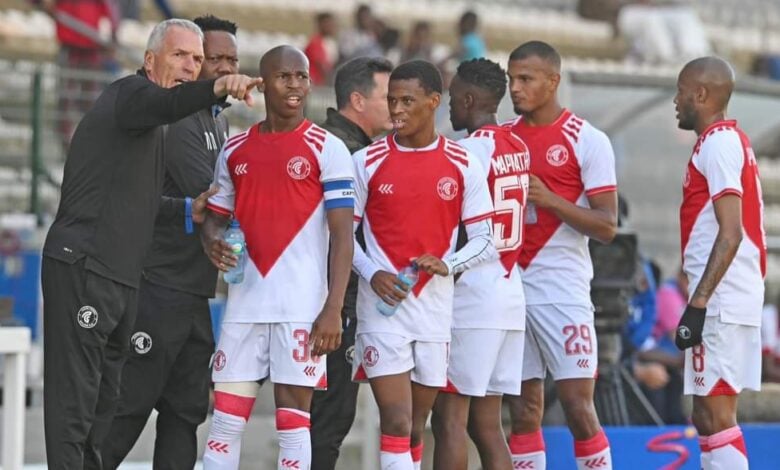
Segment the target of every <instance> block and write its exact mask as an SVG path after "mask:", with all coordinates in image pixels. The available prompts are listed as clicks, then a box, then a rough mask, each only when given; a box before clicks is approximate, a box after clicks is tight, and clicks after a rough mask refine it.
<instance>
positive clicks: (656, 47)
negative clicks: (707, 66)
mask: <svg viewBox="0 0 780 470" xmlns="http://www.w3.org/2000/svg"><path fill="white" fill-rule="evenodd" d="M617 27H618V30H619V32H620V34H622V35H623V36H624V37H625V38H626V39H627V40H628V42H629V43H630V44H631V50H630V52H629V58H631V59H633V60H636V61H639V62H650V63H682V62H686V61H688V60H690V59H692V58H694V57H700V56H705V55H707V54H709V53H710V51H711V48H710V44H709V41H708V40H707V33H706V31H705V30H704V26H703V25H702V23H701V20H700V19H699V17H698V15H697V14H696V11H695V10H694V9H693V7H692V6H691V5H689V4H688V2H687V1H685V0H629V1H627V2H626V3H625V4H623V5H622V7H621V8H620V11H619V13H618V18H617Z"/></svg>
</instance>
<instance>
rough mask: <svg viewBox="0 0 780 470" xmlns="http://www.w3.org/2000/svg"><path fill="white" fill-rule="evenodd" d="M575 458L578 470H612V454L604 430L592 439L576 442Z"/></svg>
mask: <svg viewBox="0 0 780 470" xmlns="http://www.w3.org/2000/svg"><path fill="white" fill-rule="evenodd" d="M574 456H575V457H576V460H577V470H593V469H598V470H612V454H611V453H610V451H609V441H608V440H607V435H606V434H604V430H603V429H601V430H599V432H598V434H596V435H595V436H593V437H591V438H590V439H585V440H584V441H574Z"/></svg>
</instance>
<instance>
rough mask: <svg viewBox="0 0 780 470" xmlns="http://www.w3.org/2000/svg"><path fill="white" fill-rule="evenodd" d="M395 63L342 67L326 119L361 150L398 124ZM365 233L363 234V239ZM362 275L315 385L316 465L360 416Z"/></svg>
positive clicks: (354, 282) (352, 285)
mask: <svg viewBox="0 0 780 470" xmlns="http://www.w3.org/2000/svg"><path fill="white" fill-rule="evenodd" d="M392 71H393V66H392V64H391V63H390V62H389V61H387V60H386V59H382V58H380V57H358V58H356V59H352V60H350V61H349V62H347V63H345V64H344V65H342V66H341V67H339V69H338V70H337V71H336V79H335V83H334V88H335V91H336V105H337V107H338V109H333V108H328V112H327V114H328V118H327V119H326V120H325V122H324V123H322V127H323V129H325V130H327V131H330V132H331V133H333V135H335V136H336V137H338V138H339V139H341V140H342V142H344V144H345V145H346V146H347V149H348V150H349V151H350V152H352V153H355V152H357V151H358V150H360V149H362V148H365V147H366V146H368V145H371V142H372V139H373V138H375V137H377V136H379V135H380V134H384V133H386V132H387V131H389V130H391V129H392V124H391V123H390V111H389V110H388V109H387V82H388V81H389V80H390V72H392ZM362 240H363V239H362V238H361V237H360V236H358V237H357V241H358V243H362ZM357 290H358V276H357V274H354V273H353V274H351V275H350V278H349V284H347V295H346V297H345V298H344V310H342V312H341V319H342V327H343V328H344V331H343V333H342V335H341V347H339V349H337V350H335V351H333V353H331V354H328V360H327V362H328V365H327V369H328V389H327V390H321V391H315V392H314V397H312V400H311V445H312V448H311V452H312V455H311V468H312V470H335V468H336V462H337V461H338V458H339V449H340V447H341V443H342V441H343V440H344V437H346V435H347V434H348V433H349V429H350V428H351V427H352V422H353V421H354V420H355V412H356V407H357V397H358V387H359V384H358V383H356V382H353V381H352V362H353V359H354V356H355V331H356V330H357V321H356V320H357V311H356V304H357Z"/></svg>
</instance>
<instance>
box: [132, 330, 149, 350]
mask: <svg viewBox="0 0 780 470" xmlns="http://www.w3.org/2000/svg"><path fill="white" fill-rule="evenodd" d="M130 344H132V345H133V349H134V350H135V352H136V354H146V353H148V352H149V351H150V350H151V349H152V337H151V336H149V334H148V333H146V332H145V331H136V332H135V333H133V336H131V337H130Z"/></svg>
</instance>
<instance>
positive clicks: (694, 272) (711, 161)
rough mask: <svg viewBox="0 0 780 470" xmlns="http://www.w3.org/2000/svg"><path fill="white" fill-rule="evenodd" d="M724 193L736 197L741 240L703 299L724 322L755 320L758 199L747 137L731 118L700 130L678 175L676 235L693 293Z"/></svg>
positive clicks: (758, 304) (761, 262)
mask: <svg viewBox="0 0 780 470" xmlns="http://www.w3.org/2000/svg"><path fill="white" fill-rule="evenodd" d="M727 194H731V195H736V196H739V197H740V198H741V199H742V234H743V237H742V243H740V245H739V248H738V249H737V254H736V256H735V257H734V260H733V261H732V262H731V265H730V266H729V268H728V270H727V271H726V274H724V275H723V278H722V279H721V281H720V283H719V284H718V287H717V288H716V289H715V292H714V293H713V294H712V297H710V301H709V302H708V303H707V314H708V315H716V314H720V315H721V319H722V320H723V321H724V322H726V323H737V324H741V325H753V326H760V324H761V308H762V304H763V301H764V275H765V273H766V235H765V234H764V203H763V200H762V197H761V183H760V182H759V180H758V165H757V163H756V157H755V155H754V154H753V149H752V148H751V146H750V140H749V139H748V137H747V136H746V135H745V133H744V132H742V130H741V129H739V128H738V127H737V122H736V121H720V122H716V123H714V124H712V125H710V126H709V127H708V128H707V129H705V130H704V132H702V133H701V135H700V136H699V139H698V140H697V141H696V145H695V146H694V148H693V155H692V156H691V159H690V161H689V162H688V168H687V169H686V172H685V178H684V179H683V201H682V206H681V207H680V238H681V247H682V258H683V269H684V270H685V274H687V275H688V281H689V288H688V291H689V292H690V293H691V295H693V293H694V292H695V291H696V287H697V286H698V285H699V281H700V280H701V276H702V275H703V274H704V268H705V267H706V266H707V260H708V259H709V257H710V253H711V252H712V247H713V245H714V244H715V237H716V236H717V235H718V220H717V219H716V218H715V206H714V205H713V203H714V202H715V201H717V200H718V198H720V197H723V196H725V195H727Z"/></svg>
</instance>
